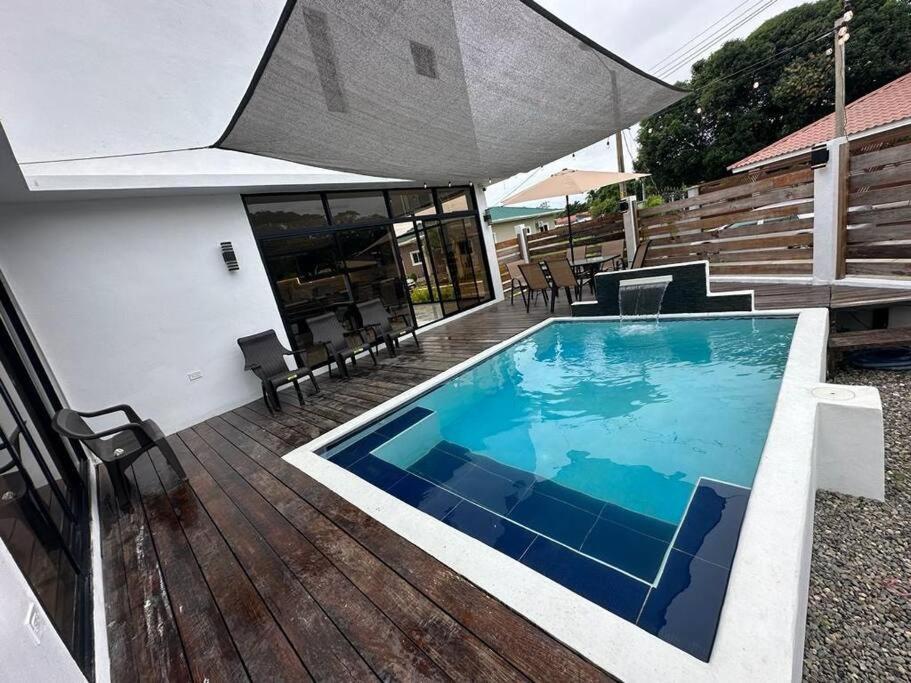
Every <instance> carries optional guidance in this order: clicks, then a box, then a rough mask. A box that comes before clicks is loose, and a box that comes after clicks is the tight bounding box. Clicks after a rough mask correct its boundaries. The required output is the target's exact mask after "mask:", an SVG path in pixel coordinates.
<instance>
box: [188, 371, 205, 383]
mask: <svg viewBox="0 0 911 683" xmlns="http://www.w3.org/2000/svg"><path fill="white" fill-rule="evenodd" d="M187 379H189V380H190V381H191V382H195V381H196V380H198V379H202V370H194V371H193V372H190V373H187Z"/></svg>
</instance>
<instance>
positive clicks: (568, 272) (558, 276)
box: [545, 257, 582, 313]
mask: <svg viewBox="0 0 911 683" xmlns="http://www.w3.org/2000/svg"><path fill="white" fill-rule="evenodd" d="M545 263H547V271H548V272H549V273H550V282H551V287H552V288H553V289H552V292H551V297H550V312H551V313H553V312H554V304H555V303H556V301H557V292H558V291H559V290H560V289H563V290H564V291H565V292H566V298H567V299H568V300H569V303H570V304H572V302H573V292H575V293H576V296H577V297H578V298H580V299H581V298H582V285H581V284H580V282H579V279H578V278H577V277H576V274H575V273H574V272H573V268H572V266H571V265H569V261H567V260H566V259H564V258H559V257H557V258H550V259H547V260H546V261H545Z"/></svg>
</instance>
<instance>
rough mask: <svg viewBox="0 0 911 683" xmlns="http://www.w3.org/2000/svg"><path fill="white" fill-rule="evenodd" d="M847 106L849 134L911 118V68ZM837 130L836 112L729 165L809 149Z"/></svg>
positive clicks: (732, 165) (735, 165) (736, 165)
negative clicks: (909, 70)
mask: <svg viewBox="0 0 911 683" xmlns="http://www.w3.org/2000/svg"><path fill="white" fill-rule="evenodd" d="M845 109H846V112H847V120H848V125H847V132H848V135H857V134H858V133H862V132H864V131H866V130H870V129H871V128H878V127H879V126H884V125H886V124H887V123H893V122H895V121H901V120H902V119H909V118H911V72H909V73H906V74H905V75H904V76H902V77H900V78H897V79H895V80H894V81H892V82H891V83H886V85H884V86H883V87H881V88H879V89H878V90H874V91H873V92H871V93H867V94H866V95H864V96H863V97H861V98H859V99H856V100H854V101H853V102H851V104H849V105H848V106H847V107H846V108H845ZM834 130H835V114H834V113H832V114H829V115H828V116H825V117H823V118H821V119H819V121H815V122H814V123H811V124H810V125H809V126H806V127H804V128H801V129H800V130H798V131H795V132H793V133H791V134H790V135H787V136H785V137H783V138H781V139H780V140H778V141H776V142H773V143H772V144H771V145H769V146H768V147H764V148H763V149H761V150H759V151H758V152H756V153H754V154H751V155H750V156H748V157H746V158H744V159H741V160H740V161H738V162H736V163H734V164H731V165H730V166H728V169H729V170H732V171H733V170H735V169H738V168H743V167H744V166H751V165H753V164H755V163H757V162H760V161H766V160H768V159H774V158H777V157H780V156H784V155H785V154H791V153H793V152H799V151H802V150H805V149H809V148H811V147H812V146H813V145H817V144H819V143H821V142H826V141H827V140H829V139H831V138H832V136H833V134H834Z"/></svg>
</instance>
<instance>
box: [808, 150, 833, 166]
mask: <svg viewBox="0 0 911 683" xmlns="http://www.w3.org/2000/svg"><path fill="white" fill-rule="evenodd" d="M827 163H829V148H828V147H814V148H813V149H811V150H810V168H822V167H823V166H825V165H826V164H827Z"/></svg>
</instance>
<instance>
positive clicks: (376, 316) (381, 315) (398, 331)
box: [357, 299, 421, 356]
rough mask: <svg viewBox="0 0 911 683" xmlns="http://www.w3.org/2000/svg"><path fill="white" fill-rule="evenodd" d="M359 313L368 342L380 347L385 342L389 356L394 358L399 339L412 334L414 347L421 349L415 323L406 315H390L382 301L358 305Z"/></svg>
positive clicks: (376, 300)
mask: <svg viewBox="0 0 911 683" xmlns="http://www.w3.org/2000/svg"><path fill="white" fill-rule="evenodd" d="M357 311H358V313H360V315H361V325H363V326H364V330H366V332H367V341H368V342H369V343H371V344H372V345H374V346H377V347H379V345H380V343H382V342H385V343H386V349H388V351H389V354H390V355H392V356H394V355H395V349H396V348H397V347H398V345H399V337H401V336H402V335H406V334H410V335H411V336H412V337H413V338H414V345H415V346H417V347H418V348H420V347H421V345H420V344H419V343H418V335H417V333H416V329H417V328H416V327H415V325H414V323H413V322H412V321H411V320H410V319H409V318H408V316H407V315H405V314H404V313H399V314H396V315H390V314H389V311H387V310H386V307H385V306H383V302H382V300H381V299H371V300H370V301H365V302H364V303H362V304H358V305H357Z"/></svg>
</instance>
